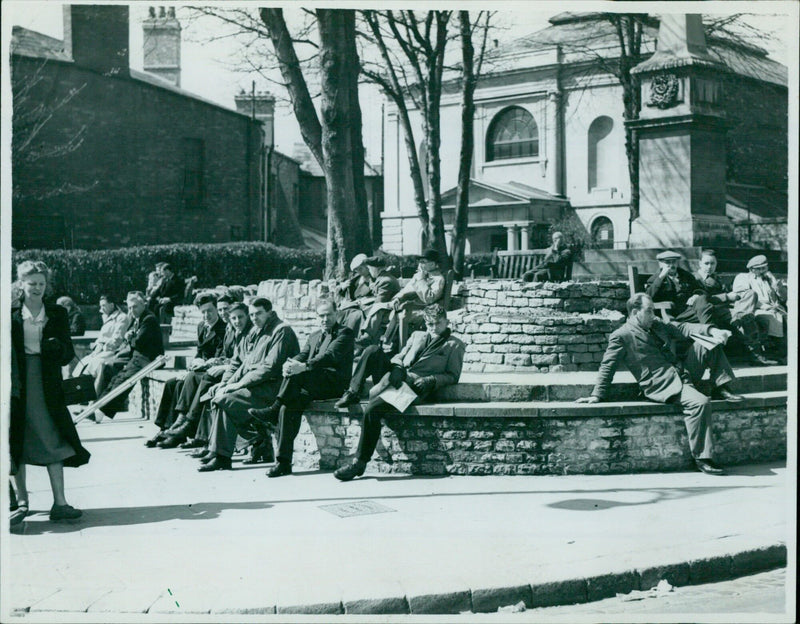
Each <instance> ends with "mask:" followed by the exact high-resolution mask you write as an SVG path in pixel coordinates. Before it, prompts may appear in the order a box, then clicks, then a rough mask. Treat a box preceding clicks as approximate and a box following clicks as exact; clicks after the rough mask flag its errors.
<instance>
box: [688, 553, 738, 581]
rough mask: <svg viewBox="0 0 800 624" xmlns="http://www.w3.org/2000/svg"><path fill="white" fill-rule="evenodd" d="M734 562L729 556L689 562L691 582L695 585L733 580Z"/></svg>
mask: <svg viewBox="0 0 800 624" xmlns="http://www.w3.org/2000/svg"><path fill="white" fill-rule="evenodd" d="M732 568H733V560H732V559H731V557H730V556H728V555H723V556H719V557H709V558H707V559H695V560H694V561H690V562H689V582H690V583H691V584H693V585H697V584H700V583H708V582H709V581H720V580H723V579H727V578H731V571H732Z"/></svg>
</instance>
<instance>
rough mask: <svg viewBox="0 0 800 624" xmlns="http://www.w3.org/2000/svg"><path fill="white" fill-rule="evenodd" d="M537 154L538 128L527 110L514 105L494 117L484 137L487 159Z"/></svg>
mask: <svg viewBox="0 0 800 624" xmlns="http://www.w3.org/2000/svg"><path fill="white" fill-rule="evenodd" d="M538 155H539V129H538V128H537V127H536V122H535V121H534V119H533V116H532V115H531V114H530V113H529V112H528V111H526V110H525V109H524V108H520V107H519V106H514V107H512V108H507V109H505V110H504V111H502V112H501V113H499V114H498V115H497V116H496V117H495V118H494V120H493V121H492V123H491V125H490V126H489V133H488V135H487V137H486V160H487V161H492V160H503V159H505V158H525V157H529V156H538Z"/></svg>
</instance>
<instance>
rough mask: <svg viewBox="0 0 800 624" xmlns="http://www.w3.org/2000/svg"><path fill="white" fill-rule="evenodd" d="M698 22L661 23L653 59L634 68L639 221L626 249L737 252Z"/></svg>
mask: <svg viewBox="0 0 800 624" xmlns="http://www.w3.org/2000/svg"><path fill="white" fill-rule="evenodd" d="M724 70H725V68H724V67H723V66H722V65H720V64H719V63H718V62H717V61H716V60H715V59H713V58H712V57H711V56H710V55H709V54H708V50H707V49H706V43H705V35H704V34H703V22H702V18H701V16H700V15H663V16H662V17H661V24H660V26H659V30H658V48H657V51H656V52H655V53H654V54H653V56H652V57H650V58H649V59H648V60H646V61H644V62H643V63H640V64H639V65H637V66H636V67H634V68H633V70H632V72H633V73H635V74H638V75H639V77H640V79H641V85H642V86H641V88H642V104H643V106H642V111H641V114H640V118H639V119H638V120H636V121H633V122H629V124H630V125H631V126H633V127H634V128H635V129H636V131H637V134H638V136H639V193H640V204H639V217H638V218H637V219H636V220H635V221H634V222H633V224H632V227H631V236H630V241H629V243H630V246H631V247H694V246H696V245H709V246H710V245H717V246H734V245H735V243H733V241H734V236H733V225H732V223H731V222H730V220H729V219H728V218H727V217H726V216H725V158H726V155H725V120H724V110H723V108H722V84H721V82H720V80H719V73H720V72H721V71H724Z"/></svg>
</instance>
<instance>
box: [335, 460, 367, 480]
mask: <svg viewBox="0 0 800 624" xmlns="http://www.w3.org/2000/svg"><path fill="white" fill-rule="evenodd" d="M366 469H367V464H366V462H363V461H361V460H360V459H356V460H355V461H354V462H353V463H352V464H350V465H349V466H342V467H341V468H339V469H338V470H337V471H336V472H334V473H333V476H334V477H336V478H337V479H339V481H352V480H353V479H355V478H356V477H360V476H361V475H363V474H364V471H365V470H366Z"/></svg>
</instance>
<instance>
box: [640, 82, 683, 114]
mask: <svg viewBox="0 0 800 624" xmlns="http://www.w3.org/2000/svg"><path fill="white" fill-rule="evenodd" d="M678 87H679V80H678V77H677V76H676V75H675V74H657V75H656V76H653V78H652V79H651V81H650V101H649V102H648V103H647V105H648V106H657V107H658V108H669V107H670V106H675V105H676V104H677V103H678Z"/></svg>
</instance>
